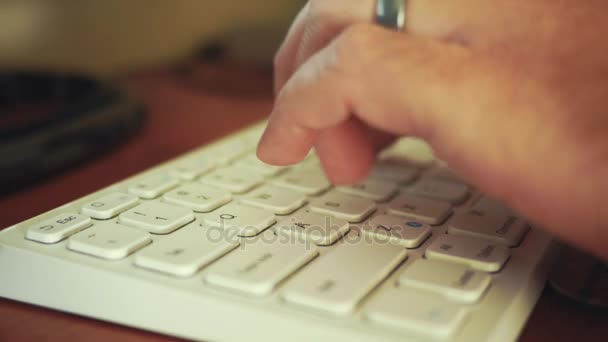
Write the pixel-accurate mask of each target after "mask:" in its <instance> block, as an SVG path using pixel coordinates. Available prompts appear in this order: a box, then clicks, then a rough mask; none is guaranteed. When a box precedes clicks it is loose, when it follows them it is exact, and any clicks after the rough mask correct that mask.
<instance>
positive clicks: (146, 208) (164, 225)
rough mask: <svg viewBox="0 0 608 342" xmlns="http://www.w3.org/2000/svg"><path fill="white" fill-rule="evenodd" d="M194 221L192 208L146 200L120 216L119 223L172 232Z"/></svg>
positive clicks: (156, 232)
mask: <svg viewBox="0 0 608 342" xmlns="http://www.w3.org/2000/svg"><path fill="white" fill-rule="evenodd" d="M192 221H194V214H193V213H192V210H190V209H186V208H180V207H176V206H174V205H170V204H165V203H159V202H146V203H144V204H141V205H139V206H137V207H135V208H133V209H130V210H129V211H125V212H124V213H122V214H120V215H119V216H118V222H119V223H122V224H125V225H128V226H133V227H136V228H141V229H144V230H147V231H148V232H150V233H153V234H167V233H171V232H172V231H174V230H176V229H178V228H180V227H182V226H185V225H186V224H188V223H190V222H192Z"/></svg>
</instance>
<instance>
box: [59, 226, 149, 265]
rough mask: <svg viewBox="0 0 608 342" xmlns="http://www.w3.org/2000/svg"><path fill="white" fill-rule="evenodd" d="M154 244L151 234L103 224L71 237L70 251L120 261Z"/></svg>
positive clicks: (69, 242)
mask: <svg viewBox="0 0 608 342" xmlns="http://www.w3.org/2000/svg"><path fill="white" fill-rule="evenodd" d="M150 242H152V239H151V238H150V234H148V233H146V232H144V231H141V230H139V229H135V228H130V227H125V226H123V225H120V224H117V223H114V222H101V223H98V224H95V225H94V226H93V227H91V228H89V229H87V230H84V231H82V232H80V233H78V234H75V235H73V236H71V237H70V238H69V240H68V249H70V250H73V251H76V252H80V253H84V254H89V255H92V256H96V257H98V258H102V259H110V260H119V259H123V258H125V257H126V256H127V255H129V254H131V253H133V252H134V251H136V250H138V249H140V248H142V247H143V246H145V245H147V244H149V243H150Z"/></svg>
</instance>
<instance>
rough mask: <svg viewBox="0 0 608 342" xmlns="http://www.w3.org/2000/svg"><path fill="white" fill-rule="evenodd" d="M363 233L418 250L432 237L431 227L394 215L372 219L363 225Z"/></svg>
mask: <svg viewBox="0 0 608 342" xmlns="http://www.w3.org/2000/svg"><path fill="white" fill-rule="evenodd" d="M361 231H362V232H363V233H364V234H367V235H370V236H372V237H374V238H377V239H379V240H382V241H389V242H391V243H395V244H399V245H401V246H403V247H405V248H416V247H418V246H420V244H422V242H423V241H424V240H426V239H427V238H428V237H429V236H430V235H431V227H430V226H429V225H427V224H424V223H421V222H418V221H413V220H408V219H406V218H403V217H400V216H394V215H378V216H375V217H372V218H371V219H370V220H369V221H368V222H365V223H363V224H362V225H361Z"/></svg>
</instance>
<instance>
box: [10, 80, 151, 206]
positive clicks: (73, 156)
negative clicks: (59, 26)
mask: <svg viewBox="0 0 608 342" xmlns="http://www.w3.org/2000/svg"><path fill="white" fill-rule="evenodd" d="M142 119H143V107H142V106H141V105H140V104H138V103H137V102H135V101H134V100H132V99H130V98H129V97H128V96H126V95H125V94H124V93H123V92H122V91H120V90H119V89H117V88H115V87H112V86H110V85H109V84H106V83H102V82H100V81H97V80H95V79H92V78H87V77H81V76H76V75H59V74H52V73H51V74H49V73H46V74H45V73H27V72H7V73H0V194H2V195H4V194H7V193H10V192H13V191H15V190H18V189H20V188H22V187H24V186H25V185H27V184H29V183H31V182H35V181H39V180H42V179H45V178H47V177H48V176H49V175H50V174H52V173H54V172H57V171H59V170H62V169H64V168H66V167H68V166H71V165H74V163H76V162H79V161H82V160H85V159H87V158H91V157H94V156H96V155H98V154H99V153H101V152H103V151H105V150H107V149H109V148H111V147H113V146H115V145H116V144H117V143H119V142H121V141H123V140H124V139H125V138H127V137H129V136H130V135H132V134H133V133H134V132H135V131H136V130H137V128H138V127H139V126H140V125H141V123H142Z"/></svg>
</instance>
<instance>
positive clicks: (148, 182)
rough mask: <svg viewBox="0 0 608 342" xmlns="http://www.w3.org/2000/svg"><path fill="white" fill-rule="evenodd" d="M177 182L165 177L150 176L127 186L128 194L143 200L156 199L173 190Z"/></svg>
mask: <svg viewBox="0 0 608 342" xmlns="http://www.w3.org/2000/svg"><path fill="white" fill-rule="evenodd" d="M178 185H179V182H178V181H177V180H175V179H172V178H169V177H166V176H152V177H147V178H144V179H141V180H139V181H137V182H135V183H133V184H131V186H129V192H130V193H132V194H133V195H136V196H139V197H140V198H144V199H152V198H156V197H158V196H160V195H162V194H163V193H165V192H167V191H169V190H171V189H173V188H175V187H176V186H178Z"/></svg>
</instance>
